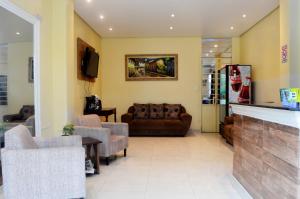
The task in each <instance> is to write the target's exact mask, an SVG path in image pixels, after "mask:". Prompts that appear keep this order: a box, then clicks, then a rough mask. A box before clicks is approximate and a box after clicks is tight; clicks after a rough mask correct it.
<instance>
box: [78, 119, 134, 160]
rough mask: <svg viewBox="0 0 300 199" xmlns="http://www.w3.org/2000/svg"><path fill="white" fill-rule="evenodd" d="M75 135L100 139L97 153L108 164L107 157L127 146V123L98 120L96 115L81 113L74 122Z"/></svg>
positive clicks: (125, 148)
mask: <svg viewBox="0 0 300 199" xmlns="http://www.w3.org/2000/svg"><path fill="white" fill-rule="evenodd" d="M75 125H76V126H75V131H74V134H75V135H81V136H82V137H92V138H95V139H98V140H100V141H102V143H101V144H99V145H98V150H99V151H98V154H100V156H101V157H105V159H106V164H107V165H108V164H109V157H110V156H112V155H115V154H116V153H117V152H119V151H122V150H124V156H126V150H127V147H128V125H127V124H126V123H111V122H100V119H99V116H98V115H83V116H80V117H78V119H77V121H76V123H75Z"/></svg>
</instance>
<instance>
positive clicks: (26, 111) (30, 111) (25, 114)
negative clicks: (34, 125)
mask: <svg viewBox="0 0 300 199" xmlns="http://www.w3.org/2000/svg"><path fill="white" fill-rule="evenodd" d="M20 115H21V116H22V120H27V118H29V117H30V116H32V115H34V106H31V105H24V106H23V107H22V108H21V110H20Z"/></svg>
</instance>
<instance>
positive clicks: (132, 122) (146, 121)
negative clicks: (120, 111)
mask: <svg viewBox="0 0 300 199" xmlns="http://www.w3.org/2000/svg"><path fill="white" fill-rule="evenodd" d="M122 122H124V123H128V125H129V136H165V137H171V136H174V137H176V136H177V137H179V136H185V135H186V133H187V132H188V130H189V129H190V125H191V122H192V116H191V115H189V114H188V113H186V110H185V108H184V107H183V106H182V105H180V104H134V105H133V106H131V107H129V109H128V113H126V114H124V115H122Z"/></svg>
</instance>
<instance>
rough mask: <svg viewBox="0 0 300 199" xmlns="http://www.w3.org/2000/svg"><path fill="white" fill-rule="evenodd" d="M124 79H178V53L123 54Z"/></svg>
mask: <svg viewBox="0 0 300 199" xmlns="http://www.w3.org/2000/svg"><path fill="white" fill-rule="evenodd" d="M125 79H126V81H156V80H159V81H172V80H173V81H174V80H178V54H128V55H125Z"/></svg>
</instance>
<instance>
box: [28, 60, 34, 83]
mask: <svg viewBox="0 0 300 199" xmlns="http://www.w3.org/2000/svg"><path fill="white" fill-rule="evenodd" d="M28 82H29V83H33V82H34V63H33V57H29V58H28Z"/></svg>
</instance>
